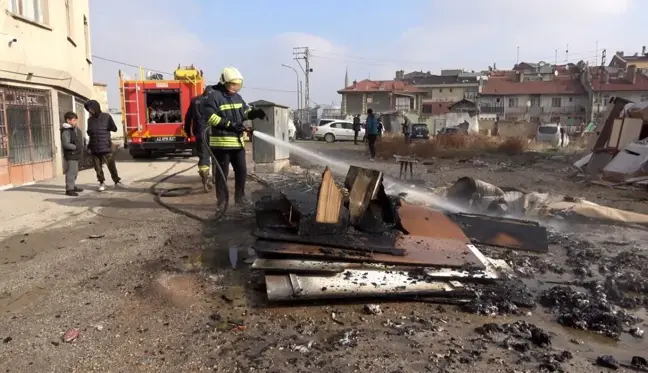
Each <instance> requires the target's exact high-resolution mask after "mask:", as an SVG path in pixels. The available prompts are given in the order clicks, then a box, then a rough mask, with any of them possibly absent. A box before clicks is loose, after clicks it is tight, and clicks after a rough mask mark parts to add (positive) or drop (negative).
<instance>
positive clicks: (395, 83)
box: [338, 79, 421, 93]
mask: <svg viewBox="0 0 648 373" xmlns="http://www.w3.org/2000/svg"><path fill="white" fill-rule="evenodd" d="M390 91H396V92H399V93H416V92H421V90H420V89H419V88H416V87H415V86H413V85H411V84H408V83H406V82H404V81H400V80H369V79H365V80H362V81H359V82H355V83H354V84H352V85H350V86H348V87H346V88H344V89H341V90H339V91H338V93H343V92H344V93H349V92H390Z"/></svg>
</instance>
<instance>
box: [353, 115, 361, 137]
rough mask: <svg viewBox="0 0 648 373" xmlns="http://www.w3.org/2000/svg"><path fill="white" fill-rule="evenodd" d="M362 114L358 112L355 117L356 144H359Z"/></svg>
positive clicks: (354, 132) (354, 133)
mask: <svg viewBox="0 0 648 373" xmlns="http://www.w3.org/2000/svg"><path fill="white" fill-rule="evenodd" d="M360 128H361V124H360V114H356V116H355V117H353V143H354V144H355V145H358V133H360Z"/></svg>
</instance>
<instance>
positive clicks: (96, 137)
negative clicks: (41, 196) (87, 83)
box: [84, 100, 124, 192]
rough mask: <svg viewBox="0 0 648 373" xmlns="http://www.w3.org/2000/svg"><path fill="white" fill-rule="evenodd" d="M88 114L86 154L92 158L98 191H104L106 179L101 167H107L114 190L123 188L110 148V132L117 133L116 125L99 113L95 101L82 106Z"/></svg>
mask: <svg viewBox="0 0 648 373" xmlns="http://www.w3.org/2000/svg"><path fill="white" fill-rule="evenodd" d="M84 107H85V109H86V110H87V111H88V112H89V113H90V118H88V131H87V133H88V137H89V138H90V140H89V141H88V152H89V153H90V155H91V156H92V166H93V167H94V170H95V172H96V173H97V181H98V182H99V189H98V190H99V191H100V192H103V191H104V190H106V185H105V182H106V177H105V176H104V172H103V165H104V164H105V165H106V166H108V171H109V172H110V177H111V179H112V181H113V182H114V183H115V188H123V187H124V184H123V183H122V182H121V178H120V177H119V174H118V173H117V166H116V165H115V158H114V151H113V148H112V140H111V138H110V133H111V132H117V125H116V124H115V121H114V120H113V118H112V116H111V115H110V114H108V113H104V112H102V111H101V106H100V105H99V102H97V101H96V100H90V101H87V102H86V103H85V105H84Z"/></svg>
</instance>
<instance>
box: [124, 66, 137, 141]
mask: <svg viewBox="0 0 648 373" xmlns="http://www.w3.org/2000/svg"><path fill="white" fill-rule="evenodd" d="M119 86H120V87H119V90H120V91H121V92H120V93H121V97H122V99H121V112H122V124H123V125H124V126H125V127H126V131H128V130H129V129H134V128H137V131H138V132H141V131H142V122H141V118H140V100H139V91H140V90H141V86H140V85H139V83H137V82H135V86H134V87H127V86H126V81H125V80H124V79H123V76H122V72H121V70H120V71H119ZM127 89H131V90H135V99H134V100H127V99H126V90H127ZM127 102H129V103H135V112H134V113H128V112H126V103H127ZM128 115H135V118H136V119H135V123H137V127H132V126H131V127H129V126H128Z"/></svg>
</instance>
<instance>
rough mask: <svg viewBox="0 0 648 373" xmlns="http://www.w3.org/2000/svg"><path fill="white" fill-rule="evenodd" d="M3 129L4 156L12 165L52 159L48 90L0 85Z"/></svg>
mask: <svg viewBox="0 0 648 373" xmlns="http://www.w3.org/2000/svg"><path fill="white" fill-rule="evenodd" d="M0 105H2V107H3V113H4V126H5V131H6V133H7V136H6V137H7V141H6V144H7V145H6V147H7V156H8V157H9V163H10V164H12V165H21V164H30V163H37V162H44V161H49V160H52V158H53V155H54V154H53V148H54V146H53V141H52V139H53V138H52V136H53V133H52V131H53V120H52V106H51V99H50V92H49V91H41V90H35V89H22V88H13V87H2V86H0Z"/></svg>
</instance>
